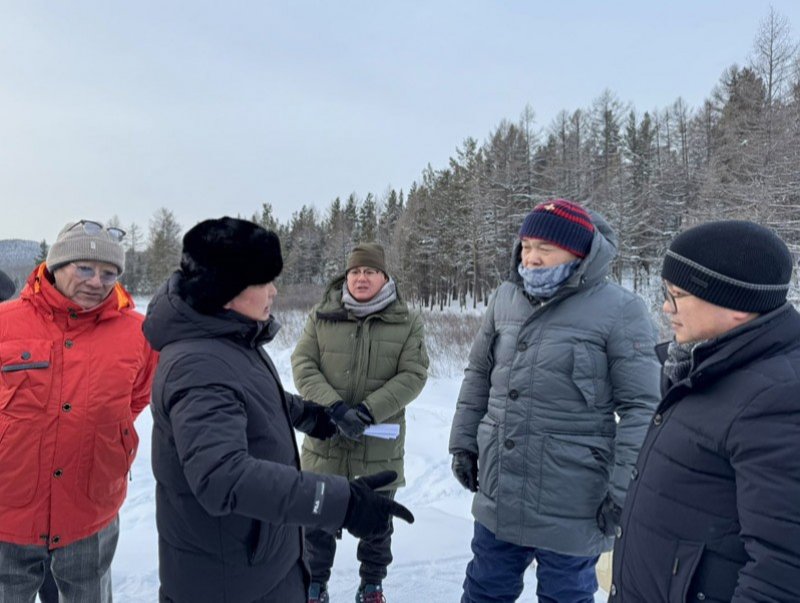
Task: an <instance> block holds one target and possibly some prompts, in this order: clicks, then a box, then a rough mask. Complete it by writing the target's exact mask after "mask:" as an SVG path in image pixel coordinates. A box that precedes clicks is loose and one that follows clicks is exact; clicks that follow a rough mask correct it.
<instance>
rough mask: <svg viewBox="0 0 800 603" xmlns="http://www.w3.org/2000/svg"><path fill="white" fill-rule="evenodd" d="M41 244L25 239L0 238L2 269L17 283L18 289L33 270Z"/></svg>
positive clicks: (0, 266) (0, 263)
mask: <svg viewBox="0 0 800 603" xmlns="http://www.w3.org/2000/svg"><path fill="white" fill-rule="evenodd" d="M39 249H40V244H39V243H38V242H37V241H26V240H23V239H3V240H0V270H2V271H3V272H5V273H6V274H7V275H8V276H10V277H11V279H12V280H13V281H14V282H15V283H16V285H17V291H19V290H20V289H21V286H22V283H24V282H25V279H26V278H27V277H28V274H29V273H30V271H31V270H33V266H34V264H35V261H36V257H37V256H38V255H39Z"/></svg>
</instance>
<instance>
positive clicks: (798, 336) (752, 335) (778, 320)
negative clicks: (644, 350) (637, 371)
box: [656, 303, 800, 399]
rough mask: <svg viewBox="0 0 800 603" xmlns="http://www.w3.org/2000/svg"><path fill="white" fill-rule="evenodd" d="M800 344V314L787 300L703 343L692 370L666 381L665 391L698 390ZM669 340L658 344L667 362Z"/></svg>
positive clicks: (660, 355)
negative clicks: (670, 383)
mask: <svg viewBox="0 0 800 603" xmlns="http://www.w3.org/2000/svg"><path fill="white" fill-rule="evenodd" d="M798 343H800V314H798V313H797V311H796V310H795V309H794V308H793V307H792V306H791V304H789V303H786V304H784V305H783V306H781V307H779V308H777V309H775V310H773V311H772V312H768V313H767V314H762V315H761V316H759V317H758V318H756V319H754V320H752V321H750V322H748V323H747V324H744V325H742V326H741V327H738V328H736V329H733V330H731V331H728V332H727V333H724V334H723V335H721V336H720V337H717V338H716V339H711V340H709V341H706V342H704V343H701V344H699V345H698V346H697V347H696V348H695V349H694V350H693V351H692V359H693V362H692V369H691V371H690V373H689V375H688V376H687V377H686V378H685V379H683V380H682V381H680V382H678V383H675V384H673V385H672V386H671V387H669V384H667V383H666V382H662V386H663V387H664V388H668V391H667V392H666V393H665V399H666V398H667V397H669V398H672V397H673V396H672V395H671V394H672V393H673V392H675V391H677V390H679V389H682V388H684V387H686V388H690V389H695V388H698V387H701V386H704V385H707V384H709V383H713V382H714V381H716V380H718V379H720V378H721V377H724V376H726V375H728V374H730V373H731V372H733V371H735V370H737V369H740V368H742V367H743V366H746V365H748V364H751V363H752V362H755V361H757V360H761V359H763V358H770V357H772V356H777V355H779V354H781V353H784V352H785V351H786V350H788V349H791V348H794V347H796V346H797V345H798ZM668 346H669V342H665V343H660V344H658V345H657V346H656V355H657V356H658V359H659V361H661V363H662V364H663V362H664V359H665V358H666V353H667V347H668Z"/></svg>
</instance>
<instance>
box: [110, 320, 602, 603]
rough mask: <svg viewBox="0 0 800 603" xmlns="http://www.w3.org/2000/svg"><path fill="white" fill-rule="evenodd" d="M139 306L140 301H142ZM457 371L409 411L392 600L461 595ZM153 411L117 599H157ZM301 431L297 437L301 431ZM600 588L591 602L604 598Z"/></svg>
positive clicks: (341, 576)
mask: <svg viewBox="0 0 800 603" xmlns="http://www.w3.org/2000/svg"><path fill="white" fill-rule="evenodd" d="M140 307H144V305H141V306H140ZM267 349H268V350H269V351H270V355H271V356H272V358H273V360H274V361H275V363H276V365H277V367H278V370H279V371H280V373H281V379H282V380H283V383H284V385H285V387H286V388H287V389H290V390H293V384H292V377H291V368H290V363H289V355H290V353H291V350H290V349H277V350H276V349H274V348H273V347H272V346H269V347H268V348H267ZM459 385H460V377H441V378H432V379H429V380H428V383H427V385H426V387H425V389H424V390H423V392H422V394H421V395H420V397H419V398H418V399H417V400H415V401H414V402H413V403H412V404H411V405H410V406H409V407H408V411H407V422H408V435H407V441H406V479H407V482H408V486H407V487H406V488H404V489H402V490H400V491H399V493H398V495H397V499H398V500H399V501H400V502H402V503H403V504H405V505H407V506H408V507H409V508H410V509H411V510H412V511H413V513H414V515H415V517H416V523H415V524H414V525H412V526H409V525H407V524H405V522H402V521H398V522H396V523H395V535H394V537H393V545H392V551H393V554H394V563H393V564H392V565H391V567H390V568H389V577H388V578H387V579H386V581H385V582H384V590H385V592H386V597H387V599H388V601H390V602H391V603H419V602H421V601H446V602H451V601H452V602H455V601H458V600H459V599H460V596H461V583H462V581H463V578H464V568H465V567H466V564H467V562H468V561H469V559H470V557H471V555H470V548H469V543H470V538H471V536H472V517H471V515H470V511H469V509H470V503H471V499H472V497H471V495H470V494H469V492H467V491H466V490H464V489H463V488H461V486H460V485H459V484H458V483H457V482H456V480H455V478H453V477H452V474H451V472H450V465H449V463H450V456H449V455H448V452H447V438H448V435H449V430H450V422H451V419H452V416H453V411H454V406H455V399H456V395H457V393H458V388H459ZM151 424H152V421H151V417H150V413H149V412H148V411H145V412H144V413H142V415H141V417H140V418H139V420H138V422H137V426H136V427H137V430H138V431H139V435H140V436H141V444H140V446H139V453H138V456H137V458H136V461H135V463H134V466H133V481H132V482H131V483H130V484H129V490H128V499H127V501H126V502H125V505H124V506H123V508H122V512H121V526H120V527H121V530H120V532H121V533H120V540H119V548H118V549H117V554H116V557H115V559H114V565H113V581H114V598H115V601H116V602H117V603H143V602H149V601H157V600H158V596H157V593H158V550H157V537H156V527H155V502H154V493H155V484H154V480H153V477H152V473H151V470H150V431H151ZM301 437H302V436H301ZM355 545H356V541H355V539H353V538H352V537H351V536H349V535H348V534H345V536H344V538H343V539H342V541H340V543H339V548H338V550H337V555H336V563H335V565H334V568H333V577H332V578H331V582H330V583H329V589H330V594H331V600H332V601H333V602H334V603H339V602H343V601H353V600H354V597H355V591H356V588H357V586H358V580H359V579H358V565H357V562H356V557H355V555H356V552H355V549H356V546H355ZM525 585H526V586H525V592H524V593H523V595H522V597H521V600H523V601H534V600H535V589H536V578H535V575H534V571H533V570H532V569H531V570H528V571H527V572H526V575H525ZM605 600H606V595H605V593H602V592H600V593H598V595H597V597H596V601H598V602H599V601H605Z"/></svg>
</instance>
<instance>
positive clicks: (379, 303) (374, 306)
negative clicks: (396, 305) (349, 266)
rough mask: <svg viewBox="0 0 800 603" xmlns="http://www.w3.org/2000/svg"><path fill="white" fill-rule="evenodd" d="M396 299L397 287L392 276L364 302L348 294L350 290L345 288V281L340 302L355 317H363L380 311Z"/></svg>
mask: <svg viewBox="0 0 800 603" xmlns="http://www.w3.org/2000/svg"><path fill="white" fill-rule="evenodd" d="M396 299H397V287H396V286H395V284H394V279H393V278H392V277H389V280H388V281H387V282H386V284H385V285H384V286H383V287H381V290H380V291H378V292H377V293H376V294H375V297H373V298H372V299H370V300H369V301H365V302H360V301H356V298H355V297H353V296H352V295H350V291H348V290H347V281H345V283H344V284H343V285H342V303H343V304H344V307H345V308H346V309H347V310H349V311H350V312H351V313H352V314H353V316H356V317H357V318H364V317H365V316H369V315H370V314H375V312H380V311H381V310H383V309H384V308H386V307H387V306H388V305H389V304H391V303H392V302H393V301H395V300H396Z"/></svg>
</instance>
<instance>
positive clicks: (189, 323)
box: [142, 270, 280, 352]
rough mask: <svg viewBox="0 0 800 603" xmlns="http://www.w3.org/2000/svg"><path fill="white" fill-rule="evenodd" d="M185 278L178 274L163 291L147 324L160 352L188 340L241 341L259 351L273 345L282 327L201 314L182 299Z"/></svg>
mask: <svg viewBox="0 0 800 603" xmlns="http://www.w3.org/2000/svg"><path fill="white" fill-rule="evenodd" d="M181 278H183V275H182V273H181V272H180V270H176V271H175V272H174V273H173V274H172V276H171V277H170V278H169V280H168V281H167V282H165V283H164V284H163V285H161V287H159V289H158V291H157V292H156V294H155V295H154V296H153V299H151V300H150V305H149V306H148V307H147V316H146V318H145V320H144V326H143V327H142V330H143V331H144V336H145V338H146V339H147V341H149V342H150V345H151V346H152V347H153V349H154V350H156V351H159V352H160V351H161V350H162V349H163V348H164V347H165V346H167V345H168V344H170V343H174V342H176V341H181V340H184V339H217V338H230V339H241V340H243V341H245V342H247V343H248V344H249V345H250V346H252V347H255V346H257V345H261V344H264V343H268V342H269V341H272V339H273V338H274V337H275V335H276V334H277V333H278V330H279V329H280V323H279V322H278V321H277V320H275V319H274V318H273V317H271V316H270V319H269V320H268V321H267V322H265V323H261V322H257V321H255V320H251V319H249V318H247V317H245V316H242V315H241V314H239V313H238V312H234V311H232V310H223V311H221V312H218V313H216V314H214V315H208V314H201V313H200V312H198V311H197V310H195V309H194V308H192V307H191V306H190V305H189V304H187V303H186V302H185V301H183V299H182V298H181V297H180V296H179V295H178V284H179V282H180V279H181Z"/></svg>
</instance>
